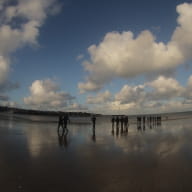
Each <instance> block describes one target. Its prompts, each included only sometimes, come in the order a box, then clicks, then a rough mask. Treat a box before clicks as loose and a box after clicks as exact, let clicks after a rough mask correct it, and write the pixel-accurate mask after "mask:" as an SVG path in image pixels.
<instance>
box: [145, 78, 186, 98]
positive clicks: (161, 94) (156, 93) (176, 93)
mask: <svg viewBox="0 0 192 192" xmlns="http://www.w3.org/2000/svg"><path fill="white" fill-rule="evenodd" d="M146 85H148V86H149V87H151V88H152V89H153V91H151V92H150V93H149V94H147V97H148V99H153V100H158V99H160V100H163V99H166V100H167V99H170V98H174V97H180V96H182V95H183V92H184V88H183V87H182V86H181V85H180V84H179V82H178V81H177V80H175V79H173V78H165V77H163V76H160V77H158V78H157V79H156V80H154V81H152V82H149V83H146Z"/></svg>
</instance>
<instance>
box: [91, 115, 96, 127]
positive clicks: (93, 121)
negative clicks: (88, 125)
mask: <svg viewBox="0 0 192 192" xmlns="http://www.w3.org/2000/svg"><path fill="white" fill-rule="evenodd" d="M91 121H92V123H93V128H95V123H96V117H95V116H94V115H93V116H92V118H91Z"/></svg>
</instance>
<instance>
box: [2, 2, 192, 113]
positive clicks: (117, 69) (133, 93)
mask: <svg viewBox="0 0 192 192" xmlns="http://www.w3.org/2000/svg"><path fill="white" fill-rule="evenodd" d="M191 53H192V0H185V1H184V0H166V1H158V0H145V1H141V0H140V1H138V0H137V1H136V0H98V1H91V0H1V1H0V105H3V106H14V107H20V108H26V109H39V110H56V111H85V112H95V113H102V114H140V113H161V112H176V111H188V110H191V109H192V68H191V67H192V65H191V64H192V54H191Z"/></svg>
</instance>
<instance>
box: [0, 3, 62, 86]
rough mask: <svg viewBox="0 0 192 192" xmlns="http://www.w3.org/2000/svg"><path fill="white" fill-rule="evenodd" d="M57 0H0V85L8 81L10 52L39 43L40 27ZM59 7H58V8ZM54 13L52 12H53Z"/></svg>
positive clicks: (56, 5) (54, 7) (55, 5)
mask: <svg viewBox="0 0 192 192" xmlns="http://www.w3.org/2000/svg"><path fill="white" fill-rule="evenodd" d="M56 2H57V0H46V1H45V0H16V1H14V4H12V5H10V2H9V1H7V0H1V2H0V10H1V14H0V42H1V43H0V85H1V86H3V84H4V83H6V81H7V78H8V75H9V71H10V60H11V59H10V54H11V53H12V52H14V51H16V50H17V49H18V48H21V47H23V46H26V45H37V44H38V41H37V38H38V36H39V28H40V27H41V26H42V24H43V22H44V20H45V19H46V18H47V16H48V14H49V13H50V12H51V9H56V7H58V4H57V3H56ZM57 9H58V8H57ZM51 13H52V12H51Z"/></svg>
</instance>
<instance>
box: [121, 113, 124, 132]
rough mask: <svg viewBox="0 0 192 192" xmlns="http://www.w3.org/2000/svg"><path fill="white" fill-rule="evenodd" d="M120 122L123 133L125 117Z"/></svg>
mask: <svg viewBox="0 0 192 192" xmlns="http://www.w3.org/2000/svg"><path fill="white" fill-rule="evenodd" d="M120 122H121V131H122V132H123V124H124V118H123V116H121V118H120Z"/></svg>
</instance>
